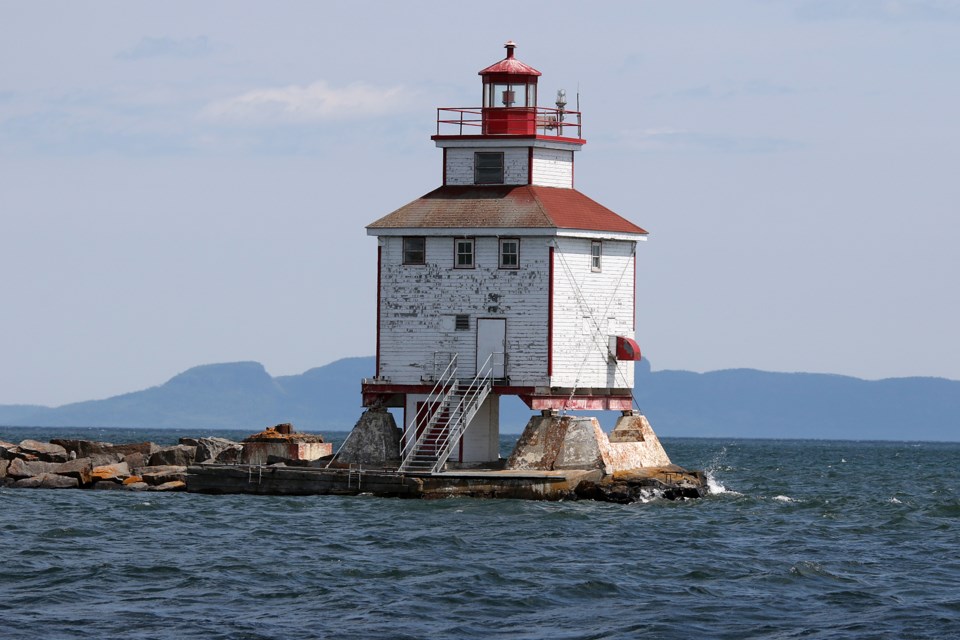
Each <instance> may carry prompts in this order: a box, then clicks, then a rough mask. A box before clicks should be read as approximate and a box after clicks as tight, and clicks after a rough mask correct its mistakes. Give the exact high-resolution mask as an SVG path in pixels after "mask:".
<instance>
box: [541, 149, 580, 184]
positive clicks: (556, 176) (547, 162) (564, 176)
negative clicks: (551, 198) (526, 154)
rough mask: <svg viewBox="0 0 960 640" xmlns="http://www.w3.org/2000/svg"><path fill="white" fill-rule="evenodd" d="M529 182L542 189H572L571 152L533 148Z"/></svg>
mask: <svg viewBox="0 0 960 640" xmlns="http://www.w3.org/2000/svg"><path fill="white" fill-rule="evenodd" d="M531 182H532V184H536V185H541V186H544V187H560V188H563V189H571V188H573V151H570V150H567V149H544V148H534V150H533V175H532V181H531Z"/></svg>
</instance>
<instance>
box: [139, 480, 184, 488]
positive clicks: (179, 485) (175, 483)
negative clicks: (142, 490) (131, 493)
mask: <svg viewBox="0 0 960 640" xmlns="http://www.w3.org/2000/svg"><path fill="white" fill-rule="evenodd" d="M148 490H149V491H186V490H187V483H186V482H184V481H183V480H171V481H170V482H164V483H163V484H158V485H156V486H155V487H150V488H149V489H148Z"/></svg>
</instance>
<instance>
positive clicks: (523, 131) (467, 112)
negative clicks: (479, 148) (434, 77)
mask: <svg viewBox="0 0 960 640" xmlns="http://www.w3.org/2000/svg"><path fill="white" fill-rule="evenodd" d="M581 127H582V125H581V121H580V112H579V111H566V110H561V109H551V108H547V107H492V108H487V109H484V108H483V107H438V108H437V135H438V136H474V135H537V136H545V137H551V138H571V139H581V138H582V137H583V136H582V135H581Z"/></svg>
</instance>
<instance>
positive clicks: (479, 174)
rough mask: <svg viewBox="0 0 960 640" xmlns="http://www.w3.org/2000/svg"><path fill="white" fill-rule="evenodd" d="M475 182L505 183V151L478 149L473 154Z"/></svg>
mask: <svg viewBox="0 0 960 640" xmlns="http://www.w3.org/2000/svg"><path fill="white" fill-rule="evenodd" d="M473 181H474V183H475V184H503V152H502V151H477V152H476V153H474V154H473Z"/></svg>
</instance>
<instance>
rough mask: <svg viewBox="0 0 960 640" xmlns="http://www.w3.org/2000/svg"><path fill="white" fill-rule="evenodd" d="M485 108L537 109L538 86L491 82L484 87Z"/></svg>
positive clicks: (523, 83) (522, 83)
mask: <svg viewBox="0 0 960 640" xmlns="http://www.w3.org/2000/svg"><path fill="white" fill-rule="evenodd" d="M483 106H484V108H485V109H488V108H490V107H497V108H499V107H535V106H537V85H535V84H529V83H525V82H521V83H505V82H491V83H486V84H484V85H483Z"/></svg>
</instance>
